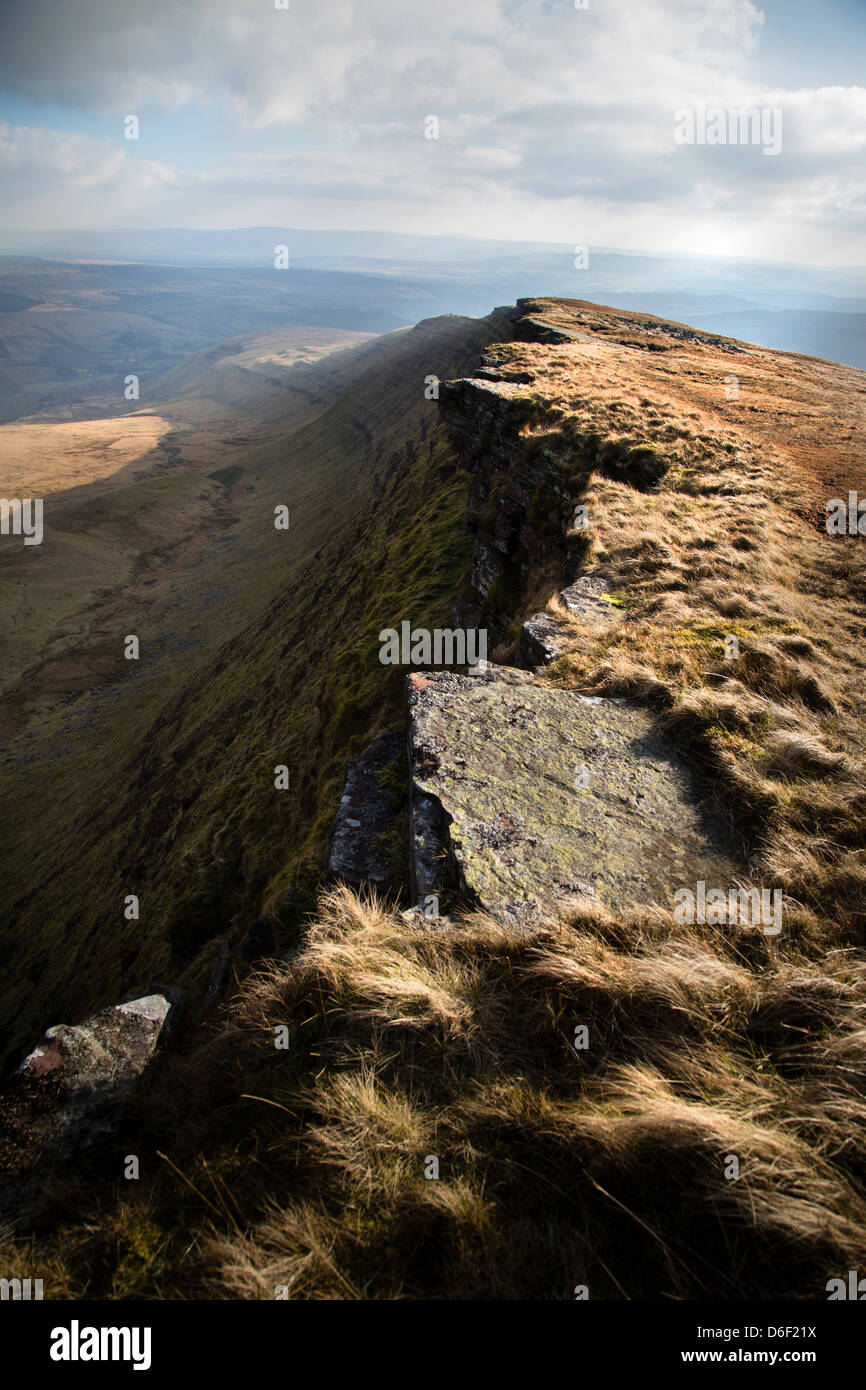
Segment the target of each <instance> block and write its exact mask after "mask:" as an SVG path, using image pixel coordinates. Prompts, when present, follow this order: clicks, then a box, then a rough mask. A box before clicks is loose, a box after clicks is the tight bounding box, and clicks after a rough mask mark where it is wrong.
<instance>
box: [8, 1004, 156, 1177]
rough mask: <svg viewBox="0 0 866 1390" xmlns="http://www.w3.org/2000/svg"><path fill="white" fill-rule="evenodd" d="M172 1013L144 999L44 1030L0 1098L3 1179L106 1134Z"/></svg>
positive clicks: (19, 1175) (118, 1116)
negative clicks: (69, 1023)
mask: <svg viewBox="0 0 866 1390" xmlns="http://www.w3.org/2000/svg"><path fill="white" fill-rule="evenodd" d="M176 1008H177V1003H176V1002H175V1000H174V999H173V998H170V997H169V996H168V995H166V994H164V993H158V994H157V993H154V994H145V995H140V996H138V997H137V998H132V999H127V1000H125V1001H123V1002H122V1003H120V1004H115V1005H114V1007H113V1008H110V1009H103V1010H102V1012H101V1013H98V1014H94V1015H93V1017H91V1018H88V1019H86V1020H85V1021H84V1022H83V1023H80V1024H76V1025H74V1026H71V1025H68V1024H62V1023H61V1024H57V1025H55V1026H54V1027H53V1028H49V1029H48V1030H47V1031H46V1033H45V1036H44V1037H43V1039H42V1041H41V1042H40V1043H39V1045H38V1046H37V1047H35V1048H34V1049H33V1051H32V1052H30V1053H28V1055H27V1056H26V1057H25V1058H24V1061H23V1062H22V1063H21V1066H20V1067H19V1069H18V1071H17V1073H16V1074H15V1075H13V1076H12V1077H11V1078H10V1080H9V1081H8V1082H7V1084H6V1085H5V1086H4V1087H3V1090H2V1092H0V1173H2V1176H3V1178H4V1179H7V1180H8V1179H15V1178H20V1177H22V1176H26V1175H27V1174H28V1172H29V1171H30V1170H31V1169H32V1168H33V1167H34V1166H35V1164H36V1163H37V1162H38V1160H39V1158H40V1157H42V1156H43V1155H44V1154H51V1155H54V1156H62V1155H65V1154H68V1153H69V1152H71V1151H73V1150H75V1149H79V1148H84V1147H87V1146H88V1145H90V1144H92V1143H94V1142H95V1141H96V1140H97V1139H99V1138H101V1137H103V1136H105V1135H106V1134H111V1133H112V1132H113V1130H114V1129H115V1128H116V1127H117V1124H118V1121H119V1119H120V1114H121V1111H122V1108H123V1104H124V1102H125V1101H126V1100H127V1098H128V1097H129V1095H130V1094H131V1092H132V1090H133V1088H134V1087H135V1084H136V1082H137V1081H138V1079H139V1077H140V1076H141V1074H142V1072H143V1071H144V1069H145V1067H146V1066H147V1065H148V1063H149V1062H150V1060H151V1058H152V1057H153V1054H154V1052H155V1051H156V1047H157V1044H158V1043H159V1041H160V1038H161V1036H162V1035H163V1034H164V1032H165V1030H166V1028H167V1027H168V1026H169V1021H170V1017H171V1015H173V1013H174V1011H175V1009H176ZM0 1195H2V1194H0Z"/></svg>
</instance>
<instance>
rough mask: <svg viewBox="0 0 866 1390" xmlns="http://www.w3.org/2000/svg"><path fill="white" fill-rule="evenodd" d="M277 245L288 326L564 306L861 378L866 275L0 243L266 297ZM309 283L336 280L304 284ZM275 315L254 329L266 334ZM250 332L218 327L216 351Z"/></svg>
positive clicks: (347, 248) (495, 253) (523, 257)
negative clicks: (536, 301) (210, 280)
mask: <svg viewBox="0 0 866 1390" xmlns="http://www.w3.org/2000/svg"><path fill="white" fill-rule="evenodd" d="M277 246H286V247H288V250H289V258H290V270H289V272H288V273H289V275H290V276H291V277H292V278H291V279H290V280H289V281H288V282H287V283H285V284H284V285H282V286H281V290H282V292H285V291H286V290H288V291H290V292H291V291H294V290H300V289H303V291H304V300H305V306H304V312H305V313H306V315H307V317H306V318H305V319H304V320H301V319H299V318H298V317H297V315H296V314H293V317H292V318H291V319H289V320H287V321H289V322H293V323H298V322H302V321H304V322H307V323H311V324H327V325H336V326H339V327H343V328H349V329H359V328H360V329H364V330H367V331H372V332H381V331H383V330H387V329H388V328H392V327H395V326H397V325H398V324H409V323H412V322H415V321H417V319H419V318H421V317H424V316H427V315H431V314H440V313H447V312H452V313H462V314H469V315H472V316H481V315H484V314H487V313H489V312H490V310H491V309H492V308H493V307H494V306H495V305H497V304H503V303H509V302H512V301H514V300H515V299H517V298H520V297H523V296H527V295H561V296H567V297H574V298H581V299H593V300H595V301H597V302H600V303H603V304H609V305H612V306H614V307H616V308H627V309H643V310H646V311H649V312H651V313H654V314H658V315H660V316H662V317H664V318H669V319H675V320H678V321H685V322H688V323H690V324H694V325H696V326H698V327H701V328H705V329H707V330H710V331H712V332H717V333H723V334H728V335H734V336H737V337H742V338H746V339H749V340H750V341H753V342H756V343H759V344H762V345H764V346H768V347H776V348H785V349H788V350H789V351H794V352H802V353H806V354H809V355H813V356H819V357H825V358H829V359H831V360H837V361H841V362H847V363H849V364H851V365H852V366H859V367H866V267H862V266H851V267H835V268H822V267H815V266H807V265H796V264H786V263H778V264H776V263H773V262H769V261H746V260H736V259H727V258H723V257H704V256H699V255H682V254H670V255H667V254H652V255H649V254H644V253H641V252H631V251H623V250H620V249H614V248H609V247H592V246H590V247H589V248H588V257H587V258H586V260H587V263H586V266H585V268H584V269H577V268H576V267H575V260H576V256H575V247H574V246H571V245H568V244H565V243H547V242H534V241H495V240H489V239H483V238H474V237H465V236H422V235H413V234H408V233H397V232H377V231H333V230H328V231H326V230H322V231H315V230H312V231H311V230H307V229H299V228H289V227H242V228H235V229H232V230H219V231H212V230H195V229H155V230H141V229H128V230H127V229H120V230H114V231H89V230H81V231H51V232H46V231H5V232H0V256H5V257H15V258H16V259H20V258H21V257H28V258H31V257H33V258H36V259H37V260H39V259H51V260H64V261H80V260H96V261H115V262H117V261H120V262H127V263H129V262H136V263H144V264H147V265H160V266H163V267H169V266H172V267H183V268H186V269H187V270H193V269H195V270H196V271H202V270H205V269H207V270H214V269H217V268H221V269H225V270H233V271H235V272H236V273H250V272H252V273H260V272H262V273H265V274H267V275H268V277H269V282H268V283H269V286H270V288H271V289H272V288H273V285H274V281H273V280H272V279H271V278H270V277H271V275H272V272H273V267H274V251H275V247H277ZM300 272H305V278H303V279H302V277H301V275H300ZM284 273H285V272H284ZM315 273H319V274H321V275H324V274H326V275H328V276H329V277H330V276H333V277H336V278H334V279H330V278H329V279H328V280H319V281H318V282H316V281H315V278H313V279H312V280H311V279H310V278H308V277H309V276H311V275H312V276H313V277H315ZM343 276H345V277H346V278H345V279H341V278H340V277H343ZM362 277H363V279H362ZM4 288H6V287H5V286H4ZM8 288H10V289H11V288H12V287H11V286H8ZM320 296H321V302H319V298H320ZM269 297H270V296H269ZM283 302H284V303H285V301H283ZM0 307H2V306H0ZM273 307H274V306H273V305H271V306H270V310H269V312H270V315H271V316H270V317H269V318H268V319H267V321H263V322H261V324H258V325H257V326H261V327H267V326H269V324H270V323H271V322H272V321H273V317H272V316H273ZM246 326H247V325H246V324H240V323H238V324H233V323H232V322H230V321H229V322H225V323H223V324H222V325H221V328H220V331H219V334H218V335H217V337H216V338H214V339H213V340H212V341H217V340H218V339H219V338H225V337H228V336H232V335H234V334H235V333H237V332H241V331H244V329H245V328H246Z"/></svg>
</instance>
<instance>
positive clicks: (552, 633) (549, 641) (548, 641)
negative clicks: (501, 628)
mask: <svg viewBox="0 0 866 1390" xmlns="http://www.w3.org/2000/svg"><path fill="white" fill-rule="evenodd" d="M607 593H608V584H607V581H606V580H604V579H595V578H593V577H591V576H590V575H582V576H581V578H580V579H578V580H576V582H575V583H574V584H570V585H569V586H568V588H566V589H563V590H562V592H561V593H560V595H559V597H560V598H561V599H562V602H563V603H564V604H565V606H566V608H567V609H568V611H569V613H570V614H571V615H572V616H573V617H575V618H577V619H578V620H579V621H580V622H581V624H582V625H583V626H585V627H586V628H588V629H590V630H594V631H598V630H599V629H601V628H608V627H612V626H613V625H614V624H615V623H617V622H619V621H620V618H621V616H622V615H621V613H620V612H619V610H618V609H617V608H616V606H615V605H614V604H612V603H611V602H610V599H609V598H608V597H606V595H607ZM566 634H568V635H569V636H573V635H574V629H573V627H572V626H571V625H569V624H567V623H566V622H565V621H564V620H563V618H562V617H560V616H559V615H558V614H557V613H534V614H533V615H532V617H531V618H527V620H526V622H525V623H524V624H523V627H522V628H521V630H520V643H519V645H518V649H517V654H516V657H515V660H516V663H517V665H518V666H520V667H523V668H524V669H530V670H531V669H532V668H533V667H536V666H547V665H549V664H550V662H551V661H555V660H556V658H557V657H558V656H561V654H562V651H563V648H564V645H565V642H564V639H565V637H566Z"/></svg>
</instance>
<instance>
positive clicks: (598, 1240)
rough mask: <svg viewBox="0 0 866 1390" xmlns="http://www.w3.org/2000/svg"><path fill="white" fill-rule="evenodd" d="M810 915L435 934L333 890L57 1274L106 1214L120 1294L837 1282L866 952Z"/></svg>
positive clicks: (863, 1083) (849, 1256)
mask: <svg viewBox="0 0 866 1390" xmlns="http://www.w3.org/2000/svg"><path fill="white" fill-rule="evenodd" d="M813 926H814V924H813V923H810V920H809V919H808V915H805V916H804V917H803V920H802V921H801V922H800V923H799V924H795V927H794V929H793V932H792V934H791V936H792V939H791V940H789V941H788V943H787V945H786V947H785V950H784V952H783V951H782V949H781V948H780V947H779V946H778V945H777V944H775V943H774V942H771V941H769V940H768V939H767V938H765V937H763V936H761V935H760V934H736V935H733V934H731V932H730V931H729V930H727V929H724V928H717V927H688V926H681V925H678V924H677V923H676V922H675V921H674V920H673V918H672V917H671V916H670V915H668V914H666V913H662V912H660V911H644V912H636V913H633V914H631V915H630V916H627V917H625V918H622V919H619V920H618V919H616V918H614V917H611V916H609V915H608V914H607V913H605V912H604V911H603V910H602V909H600V908H596V907H594V908H592V909H591V910H588V911H587V912H586V913H583V914H578V915H575V916H573V917H572V918H570V919H569V920H565V921H562V922H550V923H549V924H547V925H546V926H544V927H543V928H541V929H539V930H537V931H534V932H521V931H518V930H515V929H513V928H507V927H503V926H500V925H499V924H497V923H496V922H493V921H491V920H490V919H489V918H486V917H484V916H481V915H477V914H476V915H474V916H469V917H466V918H464V919H459V920H453V921H450V922H448V923H444V922H443V923H440V924H431V927H430V928H429V929H424V928H422V927H419V926H417V925H415V924H414V923H413V922H411V921H409V920H408V919H407V918H406V917H404V916H403V915H402V914H400V913H399V912H397V911H396V910H392V909H389V908H388V907H387V905H385V904H383V903H382V902H380V901H377V900H376V899H375V898H373V897H368V898H359V897H358V896H356V895H355V894H354V893H352V892H351V891H350V890H348V889H347V888H345V887H339V888H336V889H334V890H333V891H331V892H329V893H328V894H327V895H326V896H324V897H323V898H322V899H321V901H320V904H319V909H318V912H317V915H316V918H315V920H314V922H313V923H312V924H311V926H310V929H309V932H308V935H307V938H306V941H305V944H304V945H303V947H302V949H301V950H300V951H299V953H298V954H297V955H296V957H295V958H294V959H293V960H292V961H291V962H279V963H276V962H275V963H273V964H272V965H271V966H269V967H267V968H266V969H263V970H261V971H260V972H258V973H256V974H254V975H252V976H250V977H249V979H248V980H247V981H246V983H245V984H244V986H243V987H242V989H241V990H240V992H239V994H238V996H237V998H236V999H235V1001H234V1003H233V1004H232V1006H231V1008H230V1009H229V1010H228V1012H227V1014H226V1016H225V1018H224V1019H223V1021H222V1022H221V1023H220V1024H219V1025H218V1026H217V1027H216V1028H215V1029H214V1030H213V1031H212V1033H211V1034H210V1036H208V1037H207V1038H206V1039H204V1040H202V1041H201V1042H200V1043H199V1045H198V1047H197V1048H196V1049H195V1050H194V1051H193V1052H192V1053H191V1054H189V1055H186V1056H183V1057H177V1058H175V1059H172V1060H170V1063H169V1066H170V1072H169V1078H168V1079H169V1080H170V1082H171V1085H170V1088H168V1089H167V1088H166V1084H165V1083H166V1079H167V1078H165V1077H164V1078H163V1079H162V1083H161V1087H160V1092H159V1096H160V1097H161V1099H159V1100H158V1103H157V1105H156V1109H154V1103H153V1098H151V1101H150V1103H149V1104H148V1105H147V1107H146V1112H145V1113H146V1114H147V1116H148V1122H149V1124H150V1125H154V1124H156V1125H157V1126H161V1127H162V1129H163V1130H164V1131H165V1132H164V1133H163V1134H162V1135H161V1136H160V1138H159V1140H158V1141H157V1139H156V1138H155V1137H154V1138H153V1139H152V1142H153V1143H154V1144H155V1145H157V1147H158V1146H159V1145H160V1144H162V1143H167V1144H168V1148H167V1149H166V1151H165V1152H166V1156H167V1158H169V1159H171V1166H166V1165H163V1167H162V1169H161V1171H159V1173H158V1174H157V1175H156V1177H155V1178H152V1179H151V1180H150V1181H147V1180H145V1182H144V1183H143V1184H142V1189H143V1190H141V1191H139V1192H137V1193H136V1194H135V1197H134V1199H133V1198H129V1197H127V1196H126V1195H125V1194H121V1195H120V1197H119V1198H118V1201H117V1205H116V1207H115V1209H114V1210H113V1211H112V1212H111V1213H104V1212H103V1213H102V1214H101V1216H100V1221H99V1223H96V1222H94V1221H93V1220H92V1219H87V1218H86V1216H85V1215H84V1213H82V1217H81V1218H80V1219H79V1221H78V1222H75V1221H68V1222H67V1224H66V1226H65V1227H63V1228H62V1229H61V1231H60V1232H59V1234H58V1235H57V1237H55V1240H54V1243H53V1247H52V1249H53V1252H54V1255H53V1257H54V1261H55V1265H57V1266H59V1268H58V1270H57V1271H56V1275H55V1277H58V1278H60V1279H61V1282H62V1287H63V1288H64V1289H66V1290H69V1289H70V1288H72V1287H73V1286H74V1271H75V1269H76V1268H81V1267H86V1268H88V1270H90V1271H91V1272H92V1270H93V1268H94V1265H95V1264H96V1263H97V1262H96V1260H95V1253H96V1249H97V1248H99V1249H101V1250H104V1248H105V1243H106V1240H107V1239H108V1236H107V1232H113V1237H114V1239H115V1241H116V1242H117V1246H118V1248H119V1250H120V1252H121V1257H120V1258H119V1260H118V1261H117V1265H116V1268H115V1270H114V1273H113V1275H112V1278H114V1279H115V1280H118V1281H121V1284H120V1286H121V1287H122V1288H123V1289H124V1290H125V1291H126V1292H129V1291H130V1288H132V1289H135V1290H137V1291H138V1292H141V1291H142V1290H143V1291H145V1292H149V1293H151V1294H154V1293H156V1294H165V1293H166V1292H171V1291H173V1292H175V1294H178V1293H179V1294H180V1296H187V1297H188V1296H193V1297H195V1296H208V1295H210V1296H216V1297H225V1296H229V1297H237V1298H264V1299H271V1298H274V1297H275V1296H276V1291H277V1289H278V1287H280V1286H284V1287H285V1288H286V1289H287V1290H288V1293H289V1296H290V1297H293V1298H301V1299H304V1298H314V1299H323V1298H350V1299H355V1298H407V1297H408V1298H438V1297H446V1298H454V1297H458V1298H468V1299H472V1298H505V1299H516V1298H543V1299H547V1298H553V1299H559V1298H563V1299H565V1298H572V1297H573V1290H574V1287H575V1285H577V1284H587V1285H588V1286H589V1289H590V1295H591V1296H592V1297H611V1298H623V1297H628V1298H659V1297H668V1298H670V1297H674V1298H700V1297H718V1298H766V1297H772V1296H790V1297H795V1298H809V1297H821V1296H822V1295H823V1291H824V1286H825V1284H826V1281H827V1280H828V1279H829V1278H831V1277H835V1276H836V1275H838V1274H839V1273H840V1272H841V1273H844V1272H845V1271H847V1270H848V1269H849V1268H857V1267H858V1262H862V1261H863V1259H864V1258H866V1192H864V1186H863V1179H864V1174H866V1126H864V1124H863V1120H864V1118H866V1113H864V1112H866V1100H864V1088H866V962H864V961H863V960H862V958H860V957H859V955H857V954H856V953H855V952H854V951H852V950H851V949H850V948H846V947H843V946H840V945H838V944H835V943H834V942H833V941H828V939H827V938H826V935H824V934H816V933H815V932H814V930H813V929H812V928H813ZM281 1026H286V1027H288V1029H289V1033H290V1039H291V1045H290V1047H289V1049H288V1050H287V1051H284V1052H282V1051H278V1050H276V1049H275V1047H274V1036H275V1034H274V1030H275V1028H277V1027H281ZM579 1026H584V1027H586V1028H587V1029H588V1046H587V1047H586V1049H584V1050H578V1049H576V1048H575V1045H574V1042H575V1028H577V1027H579ZM253 1078H255V1080H253ZM160 1107H161V1108H160ZM180 1112H182V1113H183V1114H184V1116H185V1130H184V1137H183V1138H181V1137H180V1135H177V1134H176V1133H175V1134H174V1135H172V1127H173V1122H174V1119H175V1118H176V1115H177V1113H180ZM185 1146H189V1147H188V1149H187V1151H185ZM205 1154H206V1155H208V1157H207V1159H205V1158H204V1157H203V1155H205ZM432 1159H435V1160H437V1162H438V1177H429V1176H427V1175H426V1174H427V1173H429V1172H430V1171H431V1168H430V1163H431V1160H432ZM733 1160H736V1163H737V1165H738V1172H739V1176H738V1177H736V1178H733V1177H731V1176H730V1174H731V1173H732V1172H733V1171H735V1169H734V1167H733ZM726 1174H727V1176H726ZM180 1175H185V1176H183V1177H181V1176H180ZM180 1224H182V1225H183V1238H182V1240H181V1239H175V1240H172V1237H171V1232H172V1229H173V1228H175V1227H177V1226H179V1225H180ZM141 1228H143V1229H144V1231H145V1233H148V1234H145V1235H142V1234H140V1229H141ZM159 1232H162V1233H164V1234H163V1235H162V1237H161V1238H160V1236H159V1235H158V1234H157V1233H159ZM148 1240H149V1241H150V1242H151V1244H152V1245H153V1246H154V1247H155V1249H156V1250H157V1251H158V1252H159V1258H158V1259H157V1260H155V1261H154V1265H153V1267H152V1268H150V1269H148V1268H147V1266H146V1264H145V1263H143V1262H142V1261H141V1259H140V1258H139V1259H138V1261H137V1259H136V1255H135V1250H136V1248H139V1249H141V1248H142V1247H143V1246H144V1247H146V1245H147V1241H148ZM38 1243H39V1242H38V1237H37V1238H36V1247H37V1248H36V1251H35V1254H36V1255H37V1256H38V1254H39V1250H38ZM28 1248H30V1247H28ZM33 1254H34V1252H33V1251H32V1249H31V1255H33ZM12 1259H13V1255H12V1253H11V1252H10V1251H9V1250H8V1249H7V1251H6V1261H7V1263H8V1262H10V1261H11V1260H12ZM19 1263H20V1261H19ZM37 1263H38V1261H37ZM115 1287H116V1286H115ZM100 1291H101V1290H100V1289H99V1288H98V1286H97V1287H95V1286H93V1285H91V1292H93V1293H94V1294H96V1293H98V1292H100Z"/></svg>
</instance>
